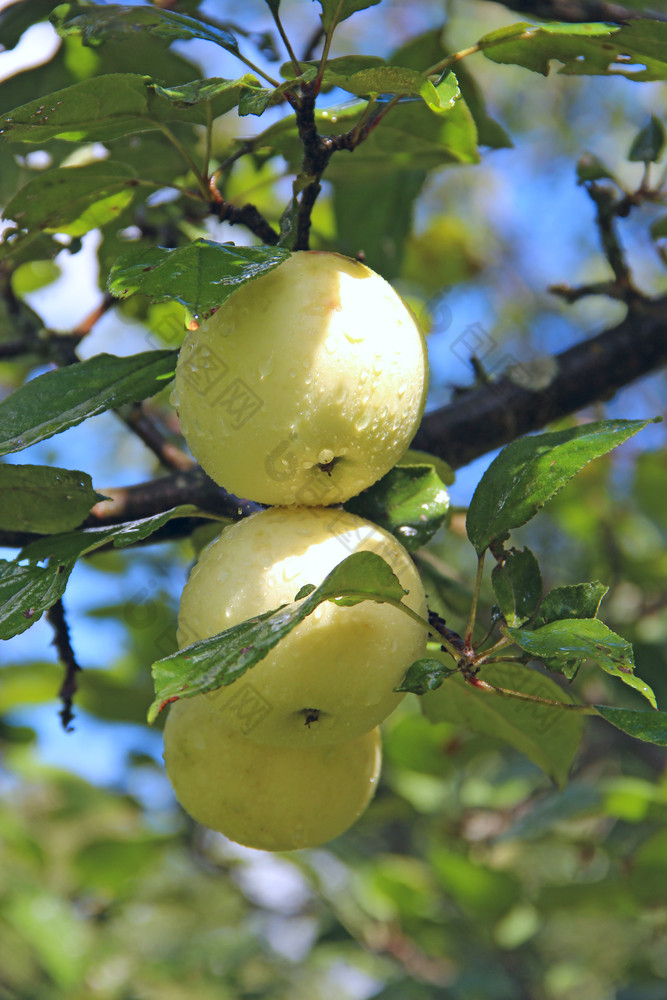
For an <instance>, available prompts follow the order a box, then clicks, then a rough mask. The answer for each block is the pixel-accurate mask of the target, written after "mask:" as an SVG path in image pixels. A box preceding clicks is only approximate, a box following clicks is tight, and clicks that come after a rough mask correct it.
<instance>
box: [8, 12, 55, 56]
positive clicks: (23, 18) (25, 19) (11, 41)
mask: <svg viewBox="0 0 667 1000" xmlns="http://www.w3.org/2000/svg"><path fill="white" fill-rule="evenodd" d="M52 9H53V0H31V2H30V3H13V4H11V5H10V6H9V7H5V9H4V10H3V11H2V14H0V50H5V49H13V48H14V47H15V46H16V45H17V44H18V42H19V40H20V38H21V35H22V34H23V32H24V31H27V30H28V28H30V27H32V25H33V24H37V22H38V21H44V20H46V18H47V17H48V15H49V14H50V12H51V10H52Z"/></svg>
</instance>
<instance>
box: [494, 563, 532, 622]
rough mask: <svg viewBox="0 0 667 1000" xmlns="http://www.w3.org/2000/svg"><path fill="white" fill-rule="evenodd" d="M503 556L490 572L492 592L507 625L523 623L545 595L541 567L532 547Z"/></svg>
mask: <svg viewBox="0 0 667 1000" xmlns="http://www.w3.org/2000/svg"><path fill="white" fill-rule="evenodd" d="M503 555H504V558H503V561H502V563H497V564H496V565H495V566H494V567H493V571H492V573H491V582H492V584H493V591H494V593H495V595H496V600H497V601H498V606H499V608H500V610H501V612H502V613H503V616H504V618H505V621H506V622H507V624H508V625H521V624H523V622H525V621H526V619H528V618H530V616H531V614H532V613H533V611H534V610H535V608H536V607H537V605H538V603H539V600H540V598H541V596H542V575H541V573H540V567H539V565H538V562H537V559H536V558H535V556H534V555H533V553H532V552H531V551H530V549H529V548H525V549H515V548H512V549H510V550H509V552H505V553H504V554H503Z"/></svg>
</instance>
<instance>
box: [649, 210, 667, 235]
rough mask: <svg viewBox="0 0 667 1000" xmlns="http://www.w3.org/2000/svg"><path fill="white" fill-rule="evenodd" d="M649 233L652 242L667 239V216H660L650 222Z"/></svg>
mask: <svg viewBox="0 0 667 1000" xmlns="http://www.w3.org/2000/svg"><path fill="white" fill-rule="evenodd" d="M650 231H651V236H652V238H653V239H654V240H663V239H665V237H667V215H661V216H659V217H658V218H657V219H656V220H655V222H652V223H651V229H650Z"/></svg>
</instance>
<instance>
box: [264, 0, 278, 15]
mask: <svg viewBox="0 0 667 1000" xmlns="http://www.w3.org/2000/svg"><path fill="white" fill-rule="evenodd" d="M264 3H265V4H266V5H267V7H268V8H269V10H270V11H272V13H274V14H277V13H278V10H279V8H280V0H264Z"/></svg>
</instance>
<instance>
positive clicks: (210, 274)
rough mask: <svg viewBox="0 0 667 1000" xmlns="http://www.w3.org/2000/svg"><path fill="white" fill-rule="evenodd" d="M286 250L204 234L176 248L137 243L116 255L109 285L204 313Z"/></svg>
mask: <svg viewBox="0 0 667 1000" xmlns="http://www.w3.org/2000/svg"><path fill="white" fill-rule="evenodd" d="M289 255H290V253H289V250H286V249H283V248H282V247H270V246H258V247H236V246H233V245H231V244H228V243H214V242H213V241H212V240H204V239H198V240H194V241H193V242H192V243H189V244H188V245H187V246H185V247H178V248H177V249H175V250H165V249H163V248H162V247H152V248H150V249H147V248H145V247H140V248H137V249H135V250H131V251H130V252H129V253H126V254H123V256H122V257H120V258H119V259H118V260H117V261H116V263H115V264H114V266H113V267H112V269H111V274H110V275H109V282H108V287H109V291H110V292H111V294H112V295H115V296H116V298H120V299H125V298H127V297H128V295H135V294H136V293H137V292H140V293H141V294H142V295H147V296H148V297H149V298H150V299H151V301H152V302H164V301H166V300H173V299H175V300H176V301H177V302H180V303H182V305H184V306H185V308H186V309H187V310H188V311H189V312H191V313H192V314H193V315H194V316H195V317H198V318H204V317H206V316H207V315H210V313H211V312H212V311H213V310H214V309H216V308H217V307H218V306H220V305H222V303H223V302H224V301H225V300H226V299H228V298H229V296H230V295H231V294H232V292H233V291H234V289H236V288H238V287H239V285H242V284H244V283H245V282H246V281H251V280H252V278H256V277H258V276H259V275H260V274H264V273H265V272H267V271H271V270H272V269H273V268H274V267H277V266H278V264H281V263H282V262H283V261H284V260H287V258H288V257H289Z"/></svg>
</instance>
